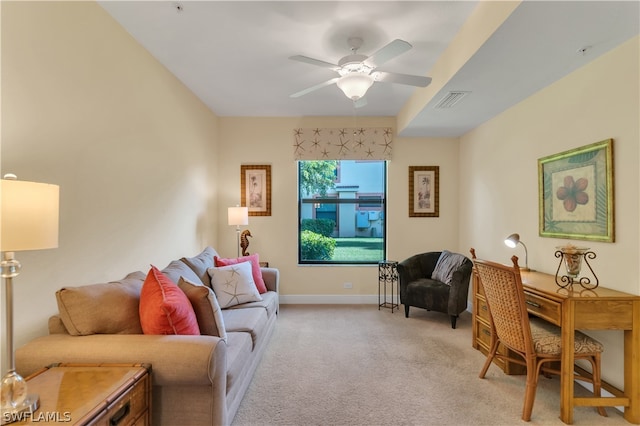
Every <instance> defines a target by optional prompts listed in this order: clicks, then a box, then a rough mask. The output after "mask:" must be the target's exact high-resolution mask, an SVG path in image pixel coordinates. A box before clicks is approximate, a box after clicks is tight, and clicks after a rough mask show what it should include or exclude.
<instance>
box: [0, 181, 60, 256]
mask: <svg viewBox="0 0 640 426" xmlns="http://www.w3.org/2000/svg"><path fill="white" fill-rule="evenodd" d="M0 183H1V186H0V195H1V199H2V206H1V209H0V211H1V213H0V214H1V215H2V216H1V218H0V219H1V220H0V224H1V225H0V251H3V252H12V251H23V250H42V249H49V248H56V247H58V215H59V213H58V206H59V199H60V187H59V186H58V185H50V184H46V183H36V182H25V181H19V180H12V179H2V180H0Z"/></svg>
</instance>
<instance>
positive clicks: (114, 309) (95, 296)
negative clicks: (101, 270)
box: [56, 272, 145, 336]
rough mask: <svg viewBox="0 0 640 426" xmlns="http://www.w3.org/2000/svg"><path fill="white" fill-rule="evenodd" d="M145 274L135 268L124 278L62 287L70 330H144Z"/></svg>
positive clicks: (60, 295)
mask: <svg viewBox="0 0 640 426" xmlns="http://www.w3.org/2000/svg"><path fill="white" fill-rule="evenodd" d="M144 278H145V274H144V273H143V272H134V273H131V274H129V275H127V276H126V277H125V278H124V279H122V280H120V281H115V282H110V283H105V284H91V285H85V286H81V287H64V288H61V289H60V290H58V291H57V292H56V299H57V302H58V310H59V311H60V318H61V319H62V322H63V324H64V326H65V328H66V329H67V331H68V332H69V334H71V335H74V336H86V335H89V334H142V327H141V325H140V316H139V315H138V304H139V303H140V290H141V289H142V283H143V282H144Z"/></svg>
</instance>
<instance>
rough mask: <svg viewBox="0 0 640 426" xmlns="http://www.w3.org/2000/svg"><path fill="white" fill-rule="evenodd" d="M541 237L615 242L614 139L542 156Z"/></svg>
mask: <svg viewBox="0 0 640 426" xmlns="http://www.w3.org/2000/svg"><path fill="white" fill-rule="evenodd" d="M538 192H539V194H538V197H539V215H538V216H539V225H540V226H539V227H540V236H542V237H551V238H573V239H578V240H588V241H603V242H613V241H614V216H613V140H612V139H606V140H603V141H600V142H596V143H593V144H590V145H586V146H583V147H580V148H576V149H572V150H569V151H565V152H561V153H559V154H554V155H550V156H547V157H543V158H540V159H538Z"/></svg>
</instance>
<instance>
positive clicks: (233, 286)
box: [209, 262, 262, 308]
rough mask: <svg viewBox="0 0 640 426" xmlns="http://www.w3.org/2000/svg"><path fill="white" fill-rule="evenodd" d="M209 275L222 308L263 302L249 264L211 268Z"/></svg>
mask: <svg viewBox="0 0 640 426" xmlns="http://www.w3.org/2000/svg"><path fill="white" fill-rule="evenodd" d="M209 275H210V276H211V286H212V287H213V291H215V293H216V297H217V298H218V302H219V303H220V306H221V307H222V308H228V307H230V306H234V305H239V304H241V303H247V302H257V301H260V300H262V297H261V296H260V293H258V289H257V288H256V284H255V283H254V281H253V276H252V274H251V264H250V263H249V262H242V263H238V264H237V265H229V266H221V267H219V268H215V267H214V268H209Z"/></svg>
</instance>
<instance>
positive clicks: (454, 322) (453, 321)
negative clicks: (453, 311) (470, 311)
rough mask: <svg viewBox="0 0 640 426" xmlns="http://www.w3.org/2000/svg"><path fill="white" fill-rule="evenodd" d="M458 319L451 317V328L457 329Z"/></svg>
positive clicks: (455, 316) (454, 316)
mask: <svg viewBox="0 0 640 426" xmlns="http://www.w3.org/2000/svg"><path fill="white" fill-rule="evenodd" d="M457 319H458V316H457V315H451V328H453V329H455V328H456V320H457Z"/></svg>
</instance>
